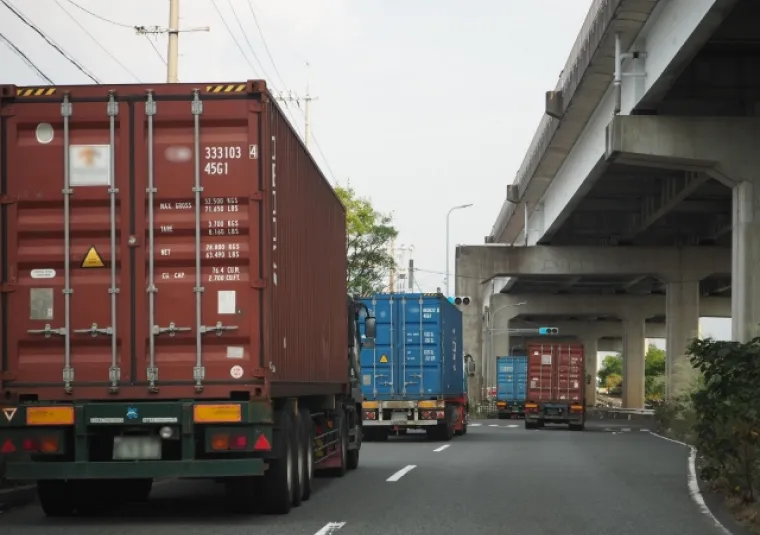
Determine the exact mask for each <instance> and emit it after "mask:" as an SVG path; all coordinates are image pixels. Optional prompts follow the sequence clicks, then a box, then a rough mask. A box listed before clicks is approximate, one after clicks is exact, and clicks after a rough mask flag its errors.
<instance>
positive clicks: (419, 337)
mask: <svg viewBox="0 0 760 535" xmlns="http://www.w3.org/2000/svg"><path fill="white" fill-rule="evenodd" d="M362 302H363V303H364V304H365V305H367V307H368V308H369V309H370V310H371V311H372V313H373V314H374V316H375V318H376V325H377V332H376V338H375V347H374V348H370V349H368V348H365V349H362V352H361V358H360V363H361V368H362V380H361V383H362V393H363V394H364V398H365V399H369V400H380V401H384V400H391V399H429V398H434V397H437V396H447V397H452V396H460V395H462V394H463V393H464V392H466V386H465V385H466V383H467V382H466V378H465V370H464V365H463V360H464V359H463V353H462V312H461V311H460V310H459V309H458V308H457V307H456V306H455V305H453V304H451V303H449V301H448V300H447V299H446V298H445V297H444V296H443V295H441V294H420V293H410V294H376V295H374V296H372V297H366V298H363V299H362ZM360 330H361V332H362V333H363V332H364V321H363V319H362V320H361V321H360Z"/></svg>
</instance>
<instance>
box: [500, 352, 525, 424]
mask: <svg viewBox="0 0 760 535" xmlns="http://www.w3.org/2000/svg"><path fill="white" fill-rule="evenodd" d="M527 388H528V357H527V356H517V355H509V356H504V357H498V358H497V359H496V411H497V413H498V415H499V419H500V420H502V419H505V418H524V417H525V398H526V393H527Z"/></svg>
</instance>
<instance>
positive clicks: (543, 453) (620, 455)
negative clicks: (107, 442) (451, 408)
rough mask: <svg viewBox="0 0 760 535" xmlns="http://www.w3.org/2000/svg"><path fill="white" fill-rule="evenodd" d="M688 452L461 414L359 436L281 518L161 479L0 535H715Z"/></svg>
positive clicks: (602, 424)
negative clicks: (102, 503) (96, 511)
mask: <svg viewBox="0 0 760 535" xmlns="http://www.w3.org/2000/svg"><path fill="white" fill-rule="evenodd" d="M688 459H689V450H688V448H686V447H684V446H680V445H678V444H674V443H672V442H668V441H665V440H661V439H659V438H657V437H655V436H652V435H651V434H650V433H649V432H647V431H646V430H645V424H642V423H638V422H635V421H634V422H619V421H618V422H612V423H610V422H608V421H595V422H590V423H589V424H588V426H587V430H586V431H585V432H571V431H568V430H567V429H566V428H563V427H558V428H551V427H547V428H545V429H541V430H530V431H528V430H525V429H524V427H523V424H522V421H519V420H479V421H475V422H472V425H471V427H470V429H469V432H468V434H467V435H466V436H464V437H455V438H454V439H453V440H452V441H451V442H446V443H444V442H430V441H427V440H426V439H425V437H424V435H414V434H410V435H407V436H406V437H396V438H392V439H391V440H390V441H389V442H386V443H366V444H364V446H363V447H362V451H361V460H360V466H359V469H358V470H356V471H353V472H349V473H348V474H347V475H346V476H345V477H343V478H340V479H318V480H317V485H316V490H315V492H314V494H313V495H312V498H311V500H309V501H308V502H305V503H304V504H302V505H301V506H300V507H298V508H295V509H293V510H292V512H291V513H290V515H287V516H267V515H256V516H237V515H231V514H229V513H227V511H226V508H225V503H224V501H225V498H224V492H223V486H222V485H220V484H215V483H209V482H204V481H171V482H166V483H161V484H158V485H157V486H155V487H154V491H153V494H152V497H151V500H150V501H149V502H148V503H146V504H136V505H129V506H125V507H123V508H122V509H119V510H117V511H115V512H112V513H109V514H107V515H106V516H102V517H95V518H71V519H63V520H61V519H56V520H48V519H47V518H45V517H44V515H43V514H42V511H41V510H40V509H39V507H38V506H37V505H36V504H30V505H28V506H25V507H20V508H16V509H12V510H10V511H8V512H7V513H5V514H2V515H1V516H0V532H1V533H3V535H16V534H18V535H91V534H92V535H155V534H156V533H157V529H158V530H160V531H159V533H160V534H161V535H194V534H199V535H200V534H203V535H239V534H242V533H254V534H256V535H316V534H319V535H328V534H330V533H332V534H333V535H375V534H377V535H388V534H401V533H403V534H405V535H449V534H452V535H453V534H457V535H460V534H461V533H491V534H500V535H501V534H504V535H555V534H556V535H609V534H610V533H614V534H616V535H641V534H642V533H655V534H657V535H671V534H672V535H683V533H688V534H689V535H725V534H724V533H723V532H721V531H720V530H719V529H718V528H717V527H716V526H715V525H714V523H713V521H712V520H711V519H710V518H709V517H708V516H707V515H705V514H704V513H702V512H701V511H700V508H699V507H698V506H697V505H696V504H695V502H694V501H693V500H692V498H691V497H690V494H689V487H688V473H689V470H688Z"/></svg>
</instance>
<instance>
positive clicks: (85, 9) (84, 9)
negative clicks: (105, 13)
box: [66, 0, 134, 29]
mask: <svg viewBox="0 0 760 535" xmlns="http://www.w3.org/2000/svg"><path fill="white" fill-rule="evenodd" d="M66 2H68V3H69V4H71V5H72V6H74V7H75V8H77V9H81V10H82V11H84V12H85V13H87V14H88V15H90V16H91V17H95V18H96V19H100V20H102V21H103V22H107V23H108V24H113V25H114V26H120V27H122V28H130V29H134V25H132V24H124V23H121V22H116V21H113V20H110V19H107V18H105V17H101V16H100V15H98V14H97V13H93V12H92V11H90V10H89V9H87V8H84V7H82V6H80V5H79V4H77V3H76V2H74V1H73V0H66Z"/></svg>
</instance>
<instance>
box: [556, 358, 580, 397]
mask: <svg viewBox="0 0 760 535" xmlns="http://www.w3.org/2000/svg"><path fill="white" fill-rule="evenodd" d="M557 354H558V358H557V361H558V373H557V399H561V400H563V401H568V402H573V401H581V400H582V399H583V391H584V370H583V346H580V345H578V344H558V345H557Z"/></svg>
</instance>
